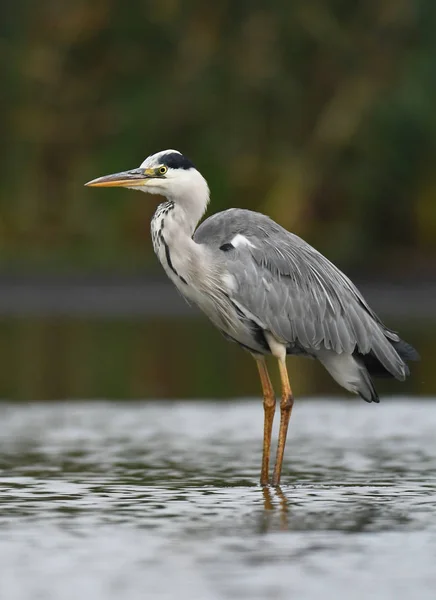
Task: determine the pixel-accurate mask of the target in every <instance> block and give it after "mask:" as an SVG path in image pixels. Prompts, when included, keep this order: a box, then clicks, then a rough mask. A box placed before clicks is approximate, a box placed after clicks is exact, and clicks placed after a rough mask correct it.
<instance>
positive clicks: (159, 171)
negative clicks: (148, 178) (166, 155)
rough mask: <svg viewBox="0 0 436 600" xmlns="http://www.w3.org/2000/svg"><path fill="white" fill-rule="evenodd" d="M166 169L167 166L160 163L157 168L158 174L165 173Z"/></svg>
mask: <svg viewBox="0 0 436 600" xmlns="http://www.w3.org/2000/svg"><path fill="white" fill-rule="evenodd" d="M167 171H168V167H166V166H165V165H162V166H161V167H159V168H158V173H159V175H165V173H166V172H167Z"/></svg>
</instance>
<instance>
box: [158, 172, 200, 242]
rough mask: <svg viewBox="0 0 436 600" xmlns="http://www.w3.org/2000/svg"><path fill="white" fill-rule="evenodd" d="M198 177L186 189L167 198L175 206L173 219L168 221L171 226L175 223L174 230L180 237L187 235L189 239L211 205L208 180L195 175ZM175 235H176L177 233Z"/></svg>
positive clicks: (180, 189) (172, 214)
mask: <svg viewBox="0 0 436 600" xmlns="http://www.w3.org/2000/svg"><path fill="white" fill-rule="evenodd" d="M195 174H196V175H197V177H196V178H195V179H194V180H192V179H191V181H190V182H189V183H190V185H189V186H187V187H186V189H184V188H183V187H181V188H179V189H178V191H177V195H172V194H168V195H167V198H168V200H169V201H170V202H172V204H173V205H174V208H173V210H172V211H171V217H172V218H171V219H168V221H169V225H171V222H173V226H174V227H173V228H177V230H178V232H179V233H180V235H182V236H183V234H185V235H186V236H188V237H189V238H192V235H193V233H194V231H195V228H196V227H197V225H198V223H199V221H200V219H201V217H202V216H203V215H204V213H205V212H206V208H207V205H208V204H209V188H208V185H207V183H206V180H205V179H204V178H203V177H202V175H200V173H198V172H196V173H195ZM173 233H176V232H175V231H174V232H173Z"/></svg>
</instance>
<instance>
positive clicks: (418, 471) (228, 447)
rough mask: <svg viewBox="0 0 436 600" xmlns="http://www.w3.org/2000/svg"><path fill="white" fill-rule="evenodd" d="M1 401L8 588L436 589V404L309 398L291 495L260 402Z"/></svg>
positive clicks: (26, 593) (290, 457)
mask: <svg viewBox="0 0 436 600" xmlns="http://www.w3.org/2000/svg"><path fill="white" fill-rule="evenodd" d="M0 412H1V415H0V486H1V495H0V508H1V510H0V525H1V527H2V536H1V537H0V561H1V564H2V566H3V569H4V572H5V576H4V577H3V576H2V582H1V584H0V589H1V590H2V591H3V594H2V596H3V597H8V598H35V597H37V596H38V594H39V595H41V597H44V598H51V597H53V598H56V600H62V599H63V598H77V597H78V595H79V594H80V595H82V596H84V597H85V598H88V597H89V598H92V599H93V600H99V599H100V598H102V599H103V598H104V599H105V600H107V599H111V598H119V597H120V595H121V596H122V597H123V598H126V599H127V600H129V599H130V598H132V599H133V598H135V599H136V598H144V597H153V598H159V597H168V598H173V597H177V598H185V597H186V598H190V600H192V599H193V598H201V599H202V600H203V599H204V600H208V599H209V598H210V599H214V598H233V597H234V598H266V597H274V598H287V597H289V596H290V595H292V596H293V597H298V598H318V597H319V595H320V594H321V593H322V597H323V598H324V599H325V598H329V597H331V598H335V599H341V598H344V599H345V598H346V599H347V600H348V598H350V597H351V596H350V593H352V597H353V598H367V597H368V596H369V595H371V597H372V598H383V600H385V599H386V598H388V597H395V598H399V599H400V600H401V598H408V597H410V594H411V593H412V591H413V597H419V598H420V599H422V598H424V599H425V598H427V597H428V598H432V597H433V590H434V589H435V584H436V575H435V569H434V559H433V556H434V555H435V554H436V511H435V510H434V506H435V505H436V438H435V436H434V431H435V430H436V405H434V403H433V402H430V401H427V402H418V401H416V400H414V401H413V402H412V401H410V402H407V401H402V402H400V401H396V402H393V401H392V402H385V403H384V404H382V405H381V406H378V407H372V406H367V405H365V404H363V403H358V402H349V403H346V402H334V401H325V402H322V401H307V402H300V403H298V404H297V406H296V410H295V413H294V415H293V418H292V422H291V429H290V437H289V443H288V447H287V453H286V464H285V467H284V474H283V485H282V487H281V488H280V489H277V490H269V489H262V488H260V487H259V486H258V485H257V479H258V471H259V463H260V446H261V432H262V417H263V415H262V407H261V404H260V402H259V401H256V402H245V401H244V402H243V401H239V402H238V401H234V402H221V403H211V402H155V403H136V404H135V403H125V404H124V403H118V404H117V403H113V404H111V403H104V402H101V403H97V402H94V403H76V404H74V403H60V404H51V403H50V404H31V405H28V406H23V405H3V406H2V407H0ZM144 594H146V595H144Z"/></svg>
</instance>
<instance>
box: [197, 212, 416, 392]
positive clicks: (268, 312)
mask: <svg viewBox="0 0 436 600" xmlns="http://www.w3.org/2000/svg"><path fill="white" fill-rule="evenodd" d="M238 235H239V236H241V237H239V238H237V236H238ZM235 238H236V241H239V240H242V239H243V240H244V241H245V240H246V242H245V243H236V244H232V240H235ZM194 240H195V241H196V242H197V243H200V244H206V245H207V246H209V247H211V248H213V249H214V251H215V252H216V253H220V255H221V257H220V258H221V260H222V261H223V262H224V263H225V268H226V270H227V271H228V273H230V274H231V276H232V277H233V281H234V286H233V289H232V291H231V297H232V300H233V301H234V302H236V303H237V304H238V305H240V306H241V307H243V308H244V309H246V310H248V311H249V312H250V314H251V315H253V317H254V318H255V319H257V321H258V323H259V325H260V326H261V327H263V328H264V329H266V330H268V331H270V332H271V333H273V335H274V336H275V337H276V338H277V339H278V340H281V341H283V342H284V343H286V344H287V345H288V346H289V349H290V352H292V350H294V351H295V352H298V351H299V350H301V351H303V352H305V353H307V354H309V355H312V356H316V357H317V358H319V359H320V360H321V361H322V362H324V361H323V360H322V357H323V354H324V351H325V350H330V351H333V352H334V353H335V354H336V355H341V354H346V355H355V356H356V359H357V362H358V364H359V365H362V367H363V362H364V361H363V359H360V358H359V355H362V356H363V355H371V356H373V357H374V359H375V360H376V362H377V363H380V364H381V365H382V367H383V369H385V370H386V371H387V372H388V373H390V374H392V375H393V376H394V377H396V378H397V379H400V380H403V379H405V377H406V375H407V374H408V372H409V371H408V367H407V365H406V363H405V362H404V360H403V358H402V357H401V356H400V353H398V351H397V350H396V349H395V345H398V344H400V338H399V337H398V335H397V334H396V333H395V332H394V331H392V330H390V329H388V328H387V327H385V326H384V325H383V323H382V322H381V321H380V319H379V318H378V317H377V315H376V314H375V313H374V312H373V311H372V310H371V308H370V307H369V306H368V304H367V303H366V301H365V299H364V298H363V297H362V295H361V294H360V292H359V291H358V290H357V288H356V287H355V286H354V285H353V283H352V282H351V281H350V280H349V279H348V277H346V276H345V275H344V274H343V273H342V272H341V271H340V270H339V269H338V268H337V267H335V266H334V265H333V264H332V263H331V262H330V261H329V260H327V259H326V258H325V257H324V256H323V255H322V254H320V253H319V252H318V251H316V250H315V249H314V248H313V247H312V246H310V245H309V244H307V243H306V242H305V241H304V240H302V239H301V238H299V237H298V236H296V235H294V234H292V233H290V232H288V231H287V230H286V229H284V228H283V227H281V226H280V225H278V224H277V223H276V222H274V221H273V220H272V219H270V218H269V217H267V216H265V215H262V214H260V213H256V212H252V211H249V210H243V209H237V208H232V209H229V210H226V211H224V212H221V213H218V214H216V215H213V216H212V217H210V218H209V219H207V220H206V221H204V222H203V223H202V224H201V225H200V226H199V227H198V229H197V231H196V232H195V235H194ZM403 343H404V344H405V342H403ZM406 346H407V348H408V350H407V351H408V353H409V355H408V358H409V359H410V358H418V356H417V354H416V352H414V350H413V348H411V346H408V345H407V344H406ZM327 362H328V361H327ZM325 366H326V367H327V364H325ZM327 368H328V367H327ZM329 370H330V369H329ZM349 389H350V388H349ZM352 391H356V390H352ZM357 391H358V390H357ZM365 399H367V398H365ZM373 399H374V398H373Z"/></svg>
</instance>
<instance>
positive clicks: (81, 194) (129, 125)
mask: <svg viewBox="0 0 436 600" xmlns="http://www.w3.org/2000/svg"><path fill="white" fill-rule="evenodd" d="M0 6H1V18H0V57H1V58H0V61H1V63H0V64H1V70H2V84H1V94H0V114H1V123H0V134H1V140H2V144H1V150H0V151H1V154H2V155H1V166H2V174H1V178H0V267H1V268H3V269H8V270H11V269H12V270H15V271H17V270H18V271H20V270H29V269H34V270H36V271H38V270H39V269H43V270H47V269H48V270H55V271H56V270H57V269H62V270H68V269H74V270H94V269H100V270H119V271H131V270H132V269H138V268H142V266H145V268H148V266H149V265H150V267H151V268H157V266H156V262H155V260H154V259H153V260H151V244H150V240H149V236H148V219H149V218H150V216H151V214H152V212H153V211H154V208H155V200H154V199H153V198H147V197H146V196H142V197H140V196H139V194H133V192H129V193H127V192H126V191H125V190H121V191H120V190H114V191H106V190H105V191H103V192H101V191H96V190H89V189H85V188H83V183H84V182H85V181H87V180H89V179H91V178H93V177H96V176H98V175H102V174H105V173H108V172H112V171H118V170H121V169H124V168H131V167H135V166H137V165H138V164H139V163H140V162H141V161H142V160H143V158H144V157H145V156H146V155H148V154H150V153H152V152H155V151H157V150H160V149H164V148H167V147H169V148H177V149H179V150H181V151H182V152H183V153H185V154H186V155H188V156H189V157H190V158H191V159H192V160H193V161H194V162H195V163H196V164H197V166H198V167H199V169H200V170H201V171H202V172H203V173H204V175H205V176H206V178H207V179H208V180H209V183H210V186H211V189H212V199H213V205H212V210H213V211H217V210H220V209H223V208H226V207H229V206H235V205H238V206H244V207H249V208H253V209H258V210H261V211H264V212H267V213H268V214H270V215H271V216H273V217H274V218H276V219H277V220H279V221H280V222H281V223H282V224H283V225H285V226H286V227H288V228H290V229H292V230H293V231H295V232H297V233H298V234H300V235H302V236H303V237H305V238H306V239H308V240H309V241H310V242H311V243H313V244H314V245H316V246H317V247H318V248H319V249H320V250H322V251H323V252H325V253H326V254H327V255H328V256H329V258H331V259H333V260H336V261H339V263H340V265H341V266H342V267H343V268H348V267H350V268H352V269H353V270H355V271H359V270H360V271H361V272H362V271H363V272H371V273H375V274H377V273H379V274H386V273H389V274H391V275H394V276H395V275H400V276H404V274H405V273H407V272H409V273H411V272H413V273H414V274H416V273H421V274H422V275H423V276H428V274H429V273H430V272H434V270H435V268H434V267H435V255H436V169H435V168H434V164H435V161H436V110H435V106H436V68H435V58H436V35H435V31H436V3H435V2H434V0H383V1H382V2H381V1H380V0H360V1H356V2H350V1H349V0H294V1H293V2H289V0H269V2H257V1H250V2H247V1H245V2H229V1H227V0H220V2H215V3H212V2H200V1H196V0H185V1H183V2H182V1H181V0H158V1H157V0H149V1H140V0H93V1H92V2H89V0H44V1H43V2H34V1H31V0H15V1H14V2H11V1H10V0H2V1H1V3H0Z"/></svg>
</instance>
